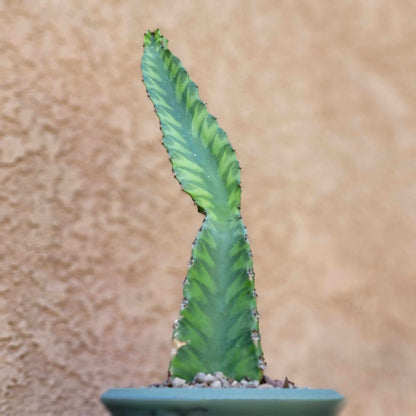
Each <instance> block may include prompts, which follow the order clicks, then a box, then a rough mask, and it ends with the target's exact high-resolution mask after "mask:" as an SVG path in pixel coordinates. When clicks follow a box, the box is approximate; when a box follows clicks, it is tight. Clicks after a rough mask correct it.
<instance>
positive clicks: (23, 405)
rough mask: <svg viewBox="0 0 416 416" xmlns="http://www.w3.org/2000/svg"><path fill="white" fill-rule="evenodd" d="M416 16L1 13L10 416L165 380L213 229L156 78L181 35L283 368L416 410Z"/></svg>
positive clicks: (284, 9) (196, 9)
mask: <svg viewBox="0 0 416 416" xmlns="http://www.w3.org/2000/svg"><path fill="white" fill-rule="evenodd" d="M415 14H416V6H415V3H414V2H412V1H405V0H400V1H395V2H390V1H349V2H343V1H328V2H325V1H323V2H322V1H321V2H315V1H298V2H292V1H263V0H261V1H242V2H238V1H226V2H225V1H217V0H215V1H213V0H210V1H209V2H202V1H151V2H150V1H149V2H147V1H136V2H134V1H130V2H118V1H105V2H102V1H88V2H81V1H79V2H78V1H68V2H64V1H37V2H23V1H22V2H20V1H9V2H8V1H3V2H0V33H1V37H0V85H1V89H0V108H1V112H0V113H1V115H0V239H1V244H0V294H1V296H0V312H1V314H0V400H1V401H0V413H1V414H5V415H29V414H30V415H44V416H48V415H62V416H65V415H104V414H106V412H105V410H104V409H103V408H102V407H101V405H100V403H99V401H98V397H99V395H100V394H101V393H102V392H103V391H105V390H106V389H108V388H110V387H129V386H140V385H144V384H149V383H151V382H154V381H158V380H162V379H164V378H165V376H166V369H167V364H168V361H169V352H170V337H171V324H172V323H173V320H174V319H175V318H176V316H177V312H178V308H179V302H180V299H181V282H182V280H183V278H184V276H185V274H186V269H187V261H188V258H189V255H190V249H191V241H192V240H193V238H194V236H195V234H196V232H197V229H198V227H199V225H200V223H201V221H202V217H201V216H200V215H199V214H197V212H196V210H195V208H194V206H193V204H192V202H191V200H190V199H189V198H188V197H187V196H186V195H185V194H183V193H181V192H180V188H179V186H178V184H177V183H176V182H175V180H174V178H173V176H172V174H171V171H170V165H169V163H168V159H167V156H166V154H165V150H164V149H163V147H162V146H161V145H160V142H161V134H160V132H159V130H158V125H157V119H156V116H155V115H154V113H153V109H152V106H151V103H150V102H149V101H148V99H147V97H146V94H145V90H144V86H143V85H142V84H141V82H140V78H141V75H140V73H139V56H140V54H141V44H142V34H143V33H144V32H145V31H146V30H147V29H148V28H150V29H155V28H157V27H159V28H160V29H161V30H162V32H163V33H164V34H165V36H167V37H168V39H170V47H171V49H172V51H173V52H174V53H175V54H176V55H178V56H179V57H180V58H181V59H182V61H183V63H184V65H185V66H186V68H187V69H188V71H189V72H190V74H191V77H192V78H193V79H194V80H195V81H196V83H197V84H198V85H199V87H200V93H201V96H202V98H203V99H204V100H205V101H207V102H208V108H209V110H210V111H211V112H212V113H213V114H214V115H216V116H217V117H218V119H219V123H220V125H221V126H222V127H223V128H224V129H225V130H226V131H227V133H228V136H229V138H230V141H231V142H232V144H233V146H234V147H235V148H236V149H237V156H238V158H239V160H240V162H241V165H242V168H243V170H242V183H243V204H242V211H243V216H244V220H245V223H246V225H247V228H248V232H249V236H250V242H251V245H252V249H253V252H254V264H255V269H256V276H257V291H258V293H259V298H258V299H259V310H260V312H261V315H262V318H261V330H262V337H263V346H264V350H265V356H266V360H267V361H268V364H269V365H268V370H267V373H268V374H270V375H272V376H275V377H280V378H282V377H284V376H286V375H287V376H288V377H289V378H290V379H293V380H295V381H296V382H297V384H299V385H301V386H310V387H322V388H326V387H329V388H334V389H337V390H338V391H340V392H341V393H343V394H345V395H346V396H347V398H348V402H347V407H346V409H345V411H344V413H343V414H344V415H345V416H348V415H354V416H357V415H363V416H364V415H366V416H379V415H410V414H413V413H414V409H415V408H416V399H415V395H414V383H415V381H416V380H415V378H416V377H415V374H416V352H415V351H416V349H415V347H416V324H415V320H414V317H415V316H416V302H415V295H416V279H415V277H416V259H415V247H416V185H415V177H416V167H415V157H416V143H415V133H416V118H415V110H416V82H415V73H416V55H415V53H414V43H415V40H416V25H415V22H414V16H415Z"/></svg>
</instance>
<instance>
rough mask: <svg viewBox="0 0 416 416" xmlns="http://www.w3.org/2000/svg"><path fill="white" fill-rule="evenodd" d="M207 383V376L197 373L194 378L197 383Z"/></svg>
mask: <svg viewBox="0 0 416 416" xmlns="http://www.w3.org/2000/svg"><path fill="white" fill-rule="evenodd" d="M204 381H205V374H204V373H197V375H196V376H195V377H194V382H195V383H203V382H204Z"/></svg>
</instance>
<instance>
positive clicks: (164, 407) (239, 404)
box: [101, 388, 343, 416]
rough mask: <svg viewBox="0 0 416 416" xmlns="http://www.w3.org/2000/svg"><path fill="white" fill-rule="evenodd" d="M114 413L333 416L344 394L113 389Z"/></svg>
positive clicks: (109, 402)
mask: <svg viewBox="0 0 416 416" xmlns="http://www.w3.org/2000/svg"><path fill="white" fill-rule="evenodd" d="M101 400H102V402H103V403H104V405H105V406H106V407H107V409H108V410H109V411H110V412H111V414H112V415H113V416H179V415H180V416H185V415H186V416H253V415H256V416H333V415H336V414H337V413H338V411H339V409H340V407H341V404H342V401H343V397H342V396H341V395H340V394H339V393H337V392H336V391H333V390H317V389H203V388H138V389H111V390H108V391H107V392H106V393H104V394H103V395H102V397H101Z"/></svg>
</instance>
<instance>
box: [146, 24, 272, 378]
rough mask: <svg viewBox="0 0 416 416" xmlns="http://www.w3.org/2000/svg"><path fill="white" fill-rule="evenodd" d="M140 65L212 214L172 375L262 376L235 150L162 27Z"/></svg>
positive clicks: (191, 277)
mask: <svg viewBox="0 0 416 416" xmlns="http://www.w3.org/2000/svg"><path fill="white" fill-rule="evenodd" d="M141 68H142V72H143V82H144V84H145V86H146V89H147V93H148V95H149V97H150V99H151V100H152V102H153V104H154V107H155V110H156V114H157V115H158V117H159V120H160V126H161V130H162V133H163V144H164V146H165V147H166V150H167V152H168V154H169V158H170V161H171V163H172V168H173V172H174V175H175V177H176V179H177V180H178V181H179V183H180V185H181V187H182V189H183V190H184V191H185V192H186V193H187V194H189V196H190V197H191V198H192V199H193V201H194V202H195V204H196V206H197V208H198V211H199V212H201V213H202V214H203V215H204V216H205V218H204V221H203V223H202V226H201V228H200V230H199V233H198V235H197V238H196V239H195V241H194V242H193V247H192V254H191V259H190V261H189V269H188V273H187V276H186V278H185V281H184V286H183V301H182V304H181V308H180V309H181V310H180V316H179V319H178V320H177V321H176V322H175V324H174V331H173V346H174V350H173V357H172V360H171V362H170V365H169V375H170V376H171V377H180V378H182V379H185V380H187V381H191V380H192V379H193V377H194V376H195V375H196V374H197V373H198V372H203V373H214V372H216V371H221V372H222V373H223V374H224V375H225V376H227V377H230V378H232V379H235V380H241V379H243V378H245V379H250V380H260V379H261V378H262V374H263V369H264V366H265V362H264V359H263V352H262V348H261V342H260V334H259V323H258V320H259V314H258V312H257V302H256V292H255V289H254V271H253V262H252V254H251V250H250V246H249V242H248V238H247V231H246V228H245V226H244V223H243V221H242V218H241V214H240V201H241V186H240V166H239V163H238V160H237V158H236V156H235V151H234V149H233V148H232V147H231V145H230V143H229V142H228V140H227V135H226V134H225V132H224V130H222V129H221V128H220V127H219V126H218V124H217V120H216V118H215V117H213V116H212V115H211V114H209V113H208V111H207V108H206V106H205V104H204V103H203V102H202V101H201V99H200V98H199V94H198V88H197V86H196V85H195V84H194V83H193V82H192V81H191V79H190V77H189V75H188V74H187V72H186V70H185V69H184V67H183V66H182V64H181V62H180V61H179V59H178V58H176V57H175V56H174V55H173V54H172V53H171V52H170V51H169V49H168V48H167V40H166V39H165V38H164V37H163V36H162V35H161V33H160V32H159V30H156V31H155V32H153V33H152V32H150V31H148V32H147V33H146V34H145V37H144V55H143V59H142V65H141Z"/></svg>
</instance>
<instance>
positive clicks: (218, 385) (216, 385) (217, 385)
mask: <svg viewBox="0 0 416 416" xmlns="http://www.w3.org/2000/svg"><path fill="white" fill-rule="evenodd" d="M210 387H211V388H213V389H219V388H221V387H222V385H221V381H219V380H214V381H213V382H212V383H211V384H210Z"/></svg>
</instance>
